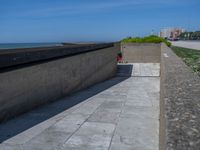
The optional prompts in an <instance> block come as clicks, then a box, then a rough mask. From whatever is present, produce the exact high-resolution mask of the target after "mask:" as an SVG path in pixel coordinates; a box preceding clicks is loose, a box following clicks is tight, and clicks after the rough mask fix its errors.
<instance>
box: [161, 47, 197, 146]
mask: <svg viewBox="0 0 200 150" xmlns="http://www.w3.org/2000/svg"><path fill="white" fill-rule="evenodd" d="M161 53H162V54H161V100H160V107H161V113H160V114H161V117H160V119H161V121H160V127H161V128H160V149H161V150H199V149H200V77H199V76H198V75H197V74H195V73H194V72H193V70H192V69H191V68H189V67H188V66H187V65H186V64H185V63H184V62H183V61H182V60H181V58H179V57H177V56H176V54H174V53H173V52H172V50H171V49H170V48H168V47H167V46H166V45H164V44H163V45H162V48H161Z"/></svg>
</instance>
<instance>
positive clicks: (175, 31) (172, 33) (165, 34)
mask: <svg viewBox="0 0 200 150" xmlns="http://www.w3.org/2000/svg"><path fill="white" fill-rule="evenodd" d="M183 32H185V30H184V29H182V28H164V29H161V31H160V37H162V38H168V39H177V38H178V36H179V35H180V34H181V33H183Z"/></svg>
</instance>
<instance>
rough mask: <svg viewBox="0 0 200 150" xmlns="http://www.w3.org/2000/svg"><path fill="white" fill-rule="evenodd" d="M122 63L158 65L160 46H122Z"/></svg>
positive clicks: (145, 44)
mask: <svg viewBox="0 0 200 150" xmlns="http://www.w3.org/2000/svg"><path fill="white" fill-rule="evenodd" d="M121 51H122V54H123V62H128V63H159V62H160V44H153V43H128V44H122V46H121Z"/></svg>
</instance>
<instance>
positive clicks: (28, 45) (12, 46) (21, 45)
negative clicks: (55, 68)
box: [0, 43, 62, 50]
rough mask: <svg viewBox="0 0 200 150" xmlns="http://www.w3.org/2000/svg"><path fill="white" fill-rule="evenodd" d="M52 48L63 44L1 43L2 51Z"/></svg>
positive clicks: (0, 48)
mask: <svg viewBox="0 0 200 150" xmlns="http://www.w3.org/2000/svg"><path fill="white" fill-rule="evenodd" d="M50 46H62V43H0V50H2V49H20V48H36V47H50Z"/></svg>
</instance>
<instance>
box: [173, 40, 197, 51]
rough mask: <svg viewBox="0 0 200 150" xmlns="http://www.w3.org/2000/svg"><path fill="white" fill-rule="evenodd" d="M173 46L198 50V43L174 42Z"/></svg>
mask: <svg viewBox="0 0 200 150" xmlns="http://www.w3.org/2000/svg"><path fill="white" fill-rule="evenodd" d="M172 45H173V46H178V47H184V48H190V49H196V50H200V41H174V42H172Z"/></svg>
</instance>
